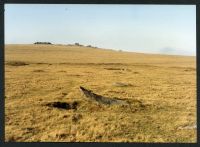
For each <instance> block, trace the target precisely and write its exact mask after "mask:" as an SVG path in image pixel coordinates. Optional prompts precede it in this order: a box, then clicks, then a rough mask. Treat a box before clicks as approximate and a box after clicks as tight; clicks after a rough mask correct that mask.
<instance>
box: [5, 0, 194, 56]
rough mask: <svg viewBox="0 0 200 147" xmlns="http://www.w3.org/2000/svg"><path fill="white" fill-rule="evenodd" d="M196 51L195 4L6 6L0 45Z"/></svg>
mask: <svg viewBox="0 0 200 147" xmlns="http://www.w3.org/2000/svg"><path fill="white" fill-rule="evenodd" d="M37 41H47V42H51V43H54V44H73V43H75V42H78V43H80V44H83V45H92V46H97V47H100V48H107V49H115V50H123V51H130V52H141V53H153V54H154V53H156V54H170V55H189V56H195V55H196V6H195V5H91V4H90V5H86V4H82V5H81V4H80V5H78V4H62V5H59V4H6V5H5V43H6V44H32V43H34V42H37Z"/></svg>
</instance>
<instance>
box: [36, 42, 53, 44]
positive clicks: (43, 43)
mask: <svg viewBox="0 0 200 147" xmlns="http://www.w3.org/2000/svg"><path fill="white" fill-rule="evenodd" d="M34 44H52V43H51V42H35V43H34Z"/></svg>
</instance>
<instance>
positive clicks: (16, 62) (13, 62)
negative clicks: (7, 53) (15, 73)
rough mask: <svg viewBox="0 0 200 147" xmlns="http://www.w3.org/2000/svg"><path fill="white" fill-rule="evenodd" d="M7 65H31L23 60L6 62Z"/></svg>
mask: <svg viewBox="0 0 200 147" xmlns="http://www.w3.org/2000/svg"><path fill="white" fill-rule="evenodd" d="M6 64H7V65H11V66H25V65H29V64H28V63H26V62H22V61H9V62H7V63H6Z"/></svg>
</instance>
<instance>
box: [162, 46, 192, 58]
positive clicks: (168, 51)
mask: <svg viewBox="0 0 200 147" xmlns="http://www.w3.org/2000/svg"><path fill="white" fill-rule="evenodd" d="M159 52H160V54H167V55H187V56H191V55H195V54H193V53H192V52H190V51H189V50H188V51H187V50H183V49H176V48H172V47H165V48H162V49H160V51H159Z"/></svg>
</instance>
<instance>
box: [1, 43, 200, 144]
mask: <svg viewBox="0 0 200 147" xmlns="http://www.w3.org/2000/svg"><path fill="white" fill-rule="evenodd" d="M5 57H6V63H5V65H6V66H5V82H6V84H5V121H6V122H5V134H6V136H5V137H6V141H17V142H20V141H25V142H37V141H53V142H55V141H58V142H63V141H64V142H196V141H197V138H196V137H197V136H196V133H197V130H196V126H195V125H196V117H197V116H196V59H195V57H187V56H166V55H148V54H139V53H128V52H118V51H113V50H104V49H95V48H86V47H78V46H64V45H6V49H5ZM120 82H121V83H125V84H127V85H128V86H122V87H120V86H119V85H117V84H116V83H120ZM79 86H83V87H86V88H88V89H90V90H92V91H93V92H95V93H97V94H100V95H103V96H107V97H110V98H113V97H118V98H121V99H124V100H128V101H130V102H131V106H130V107H127V106H123V105H122V106H121V105H111V106H107V105H106V106H105V105H99V104H97V103H96V102H93V101H90V100H88V99H87V98H86V97H85V96H84V95H83V93H82V92H81V91H80V89H79ZM137 101H141V102H142V105H139V104H138V103H136V102H137ZM51 102H65V103H68V104H72V103H74V102H76V103H77V104H78V105H77V109H76V110H75V109H69V110H68V109H58V108H56V107H51V106H50V105H49V106H47V103H51Z"/></svg>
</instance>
